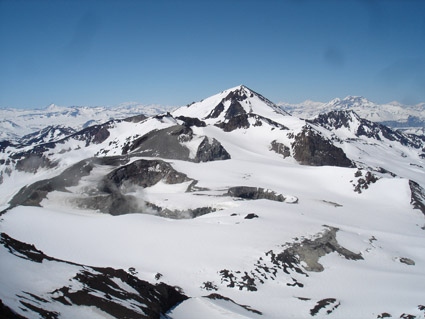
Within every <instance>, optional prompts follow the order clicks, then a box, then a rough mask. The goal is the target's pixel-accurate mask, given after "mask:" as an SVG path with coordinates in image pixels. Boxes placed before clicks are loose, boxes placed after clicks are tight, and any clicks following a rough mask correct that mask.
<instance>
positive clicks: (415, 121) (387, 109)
mask: <svg viewBox="0 0 425 319" xmlns="http://www.w3.org/2000/svg"><path fill="white" fill-rule="evenodd" d="M278 105H279V106H280V107H281V108H282V109H284V110H286V111H288V112H289V113H291V114H292V115H294V116H297V117H301V118H305V119H313V118H314V117H316V116H317V115H319V114H322V113H328V112H331V111H334V110H352V111H354V112H356V113H357V114H358V115H359V116H360V117H361V118H364V119H367V120H369V121H373V122H380V123H383V124H385V125H388V126H390V127H393V128H403V129H407V128H412V127H415V128H418V127H419V128H421V127H424V126H425V103H419V104H416V105H404V104H401V103H399V102H395V101H394V102H390V103H386V104H378V103H375V102H372V101H369V100H368V99H366V98H364V97H362V96H347V97H345V98H344V99H340V98H335V99H333V100H331V101H330V102H327V103H322V102H313V101H310V100H307V101H305V102H302V103H299V104H289V103H279V104H278Z"/></svg>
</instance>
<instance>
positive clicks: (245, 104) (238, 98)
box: [173, 85, 289, 124]
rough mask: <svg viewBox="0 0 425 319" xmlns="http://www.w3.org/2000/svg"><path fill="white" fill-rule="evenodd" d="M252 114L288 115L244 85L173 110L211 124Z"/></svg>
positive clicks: (176, 114)
mask: <svg viewBox="0 0 425 319" xmlns="http://www.w3.org/2000/svg"><path fill="white" fill-rule="evenodd" d="M253 114H255V115H259V116H262V117H266V118H269V119H274V118H276V116H278V117H279V116H282V115H285V116H287V115H289V114H288V113H286V112H285V111H283V110H282V109H281V108H280V107H278V106H277V105H276V104H274V103H273V102H271V101H270V100H268V99H266V98H265V97H264V96H262V95H261V94H259V93H257V92H255V91H253V90H251V89H249V88H248V87H246V86H245V85H239V86H236V87H233V88H230V89H227V90H224V91H222V92H220V93H218V94H215V95H213V96H211V97H209V98H206V99H204V100H202V101H200V102H196V103H192V104H190V105H187V106H185V107H181V108H179V109H177V110H175V111H174V112H173V116H175V117H178V116H186V117H193V118H198V119H202V120H205V121H207V122H208V123H209V122H211V124H212V123H219V122H226V121H229V120H230V119H232V118H235V117H240V116H242V117H247V116H249V115H253Z"/></svg>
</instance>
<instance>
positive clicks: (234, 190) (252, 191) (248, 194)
mask: <svg viewBox="0 0 425 319" xmlns="http://www.w3.org/2000/svg"><path fill="white" fill-rule="evenodd" d="M225 195H227V196H232V197H238V198H243V199H268V200H274V201H277V202H284V201H285V197H284V196H283V195H282V194H277V193H276V192H273V191H271V190H268V189H264V188H260V187H249V186H235V187H231V188H229V190H228V191H227V193H226V194H225Z"/></svg>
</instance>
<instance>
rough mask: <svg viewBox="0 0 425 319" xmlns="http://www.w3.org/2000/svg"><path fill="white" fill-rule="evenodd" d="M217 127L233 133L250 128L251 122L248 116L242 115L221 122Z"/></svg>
mask: <svg viewBox="0 0 425 319" xmlns="http://www.w3.org/2000/svg"><path fill="white" fill-rule="evenodd" d="M215 126H217V127H219V128H221V129H222V130H223V131H225V132H231V131H234V130H236V129H239V128H244V129H247V128H249V126H250V125H249V121H248V115H247V114H240V115H237V116H234V117H232V118H230V119H229V120H227V121H226V122H220V123H217V124H215Z"/></svg>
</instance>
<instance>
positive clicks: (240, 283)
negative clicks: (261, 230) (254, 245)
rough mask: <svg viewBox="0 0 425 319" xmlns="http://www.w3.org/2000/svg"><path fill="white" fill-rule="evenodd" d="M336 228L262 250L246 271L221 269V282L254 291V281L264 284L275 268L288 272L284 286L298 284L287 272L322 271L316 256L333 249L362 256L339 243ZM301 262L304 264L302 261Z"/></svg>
mask: <svg viewBox="0 0 425 319" xmlns="http://www.w3.org/2000/svg"><path fill="white" fill-rule="evenodd" d="M337 231H338V228H335V227H328V229H326V230H325V231H324V232H323V233H320V234H318V236H316V237H315V238H314V239H304V240H302V241H300V242H295V243H290V244H287V246H286V248H285V249H284V250H283V251H281V252H278V253H276V252H274V251H273V250H270V251H268V252H266V253H265V257H266V258H265V259H267V260H264V259H263V257H260V258H259V259H258V260H257V262H256V263H255V265H254V269H252V270H249V271H240V270H238V271H232V270H228V269H223V270H221V271H220V272H219V274H220V278H221V283H222V284H225V285H226V286H227V287H229V288H238V289H240V290H243V289H246V290H248V291H256V290H257V285H258V284H264V283H265V282H266V281H267V280H269V279H271V280H275V279H277V275H278V273H279V272H281V271H282V272H283V273H285V274H286V275H287V276H288V280H289V281H290V283H289V284H288V286H292V287H300V288H302V287H303V286H304V285H303V283H301V282H299V281H298V280H295V279H294V278H293V277H292V275H291V273H294V272H295V273H297V274H300V275H304V276H306V277H308V276H309V275H308V273H307V272H306V271H316V272H318V271H323V270H324V268H323V266H322V265H321V264H320V263H319V259H320V257H323V256H325V255H326V254H329V253H332V252H337V253H338V254H339V255H340V256H342V257H344V258H346V259H348V260H362V259H363V257H362V255H361V254H357V253H354V252H352V251H350V250H348V249H346V248H344V247H342V246H341V245H340V244H339V243H338V242H337V240H336V232H337ZM303 264H304V265H303Z"/></svg>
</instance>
